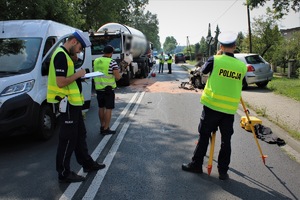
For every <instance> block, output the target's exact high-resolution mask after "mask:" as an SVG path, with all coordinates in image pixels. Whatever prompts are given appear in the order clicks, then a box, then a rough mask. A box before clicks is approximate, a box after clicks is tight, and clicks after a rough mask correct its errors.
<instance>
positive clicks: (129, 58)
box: [90, 23, 153, 86]
mask: <svg viewBox="0 0 300 200" xmlns="http://www.w3.org/2000/svg"><path fill="white" fill-rule="evenodd" d="M90 41H91V43H92V46H91V51H92V60H93V61H94V60H95V59H96V58H98V57H100V56H103V54H104V53H103V49H104V47H105V46H106V45H111V46H113V47H114V52H113V55H112V58H113V59H114V60H116V62H117V63H118V64H119V66H120V72H121V74H122V79H121V80H120V81H118V85H122V86H129V85H130V79H131V78H146V77H147V76H148V73H149V72H150V68H151V67H152V63H153V62H152V49H153V47H152V43H151V42H149V41H147V39H146V37H145V35H144V34H143V33H142V32H141V31H139V30H137V29H134V28H132V27H129V26H126V25H123V24H119V23H107V24H104V25H103V26H101V27H100V28H99V29H98V30H97V32H91V33H90Z"/></svg>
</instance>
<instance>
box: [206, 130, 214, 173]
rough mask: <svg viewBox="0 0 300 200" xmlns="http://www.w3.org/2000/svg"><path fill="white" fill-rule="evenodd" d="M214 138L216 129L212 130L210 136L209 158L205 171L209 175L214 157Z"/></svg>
mask: <svg viewBox="0 0 300 200" xmlns="http://www.w3.org/2000/svg"><path fill="white" fill-rule="evenodd" d="M215 140H216V131H214V132H213V133H212V135H211V137H210V150H209V159H208V165H207V173H208V175H210V173H211V170H212V162H213V158H214V149H215Z"/></svg>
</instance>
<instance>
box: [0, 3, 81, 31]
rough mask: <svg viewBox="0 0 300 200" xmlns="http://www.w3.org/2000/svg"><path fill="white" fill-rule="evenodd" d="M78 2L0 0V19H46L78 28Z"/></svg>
mask: <svg viewBox="0 0 300 200" xmlns="http://www.w3.org/2000/svg"><path fill="white" fill-rule="evenodd" d="M79 2H81V0H27V1H18V0H7V1H5V0H0V5H1V12H0V19H1V20H18V19H47V20H53V21H57V22H60V23H63V24H68V25H70V26H74V27H77V28H80V25H81V24H82V20H80V19H81V15H80V13H79V11H78V8H77V5H78V3H79Z"/></svg>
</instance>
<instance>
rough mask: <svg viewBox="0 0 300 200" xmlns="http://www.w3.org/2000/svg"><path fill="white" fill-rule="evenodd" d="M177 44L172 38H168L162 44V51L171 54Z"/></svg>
mask: <svg viewBox="0 0 300 200" xmlns="http://www.w3.org/2000/svg"><path fill="white" fill-rule="evenodd" d="M177 44H178V43H177V41H176V39H175V38H174V37H173V36H168V37H167V38H166V40H165V42H164V44H163V48H164V51H165V52H166V53H173V52H174V50H175V48H176V46H177Z"/></svg>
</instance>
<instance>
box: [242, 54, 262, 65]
mask: <svg viewBox="0 0 300 200" xmlns="http://www.w3.org/2000/svg"><path fill="white" fill-rule="evenodd" d="M245 59H246V61H247V63H248V64H259V63H264V60H263V59H262V58H261V57H260V56H259V55H251V56H247V57H246V58H245Z"/></svg>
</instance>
